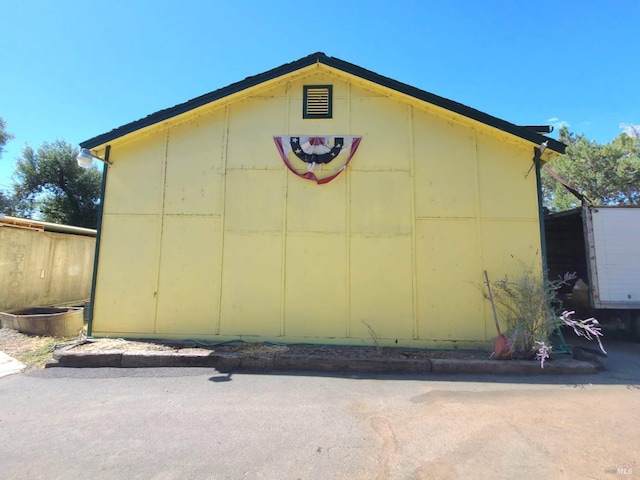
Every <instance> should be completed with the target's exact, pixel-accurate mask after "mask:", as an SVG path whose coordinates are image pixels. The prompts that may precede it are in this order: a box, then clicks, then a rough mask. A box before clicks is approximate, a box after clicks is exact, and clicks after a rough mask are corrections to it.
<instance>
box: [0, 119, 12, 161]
mask: <svg viewBox="0 0 640 480" xmlns="http://www.w3.org/2000/svg"><path fill="white" fill-rule="evenodd" d="M12 138H13V135H11V134H10V133H9V132H7V122H5V121H4V119H3V118H2V117H0V158H2V150H3V149H4V146H5V145H6V144H7V142H8V141H9V140H11V139H12Z"/></svg>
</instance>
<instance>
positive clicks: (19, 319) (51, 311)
mask: <svg viewBox="0 0 640 480" xmlns="http://www.w3.org/2000/svg"><path fill="white" fill-rule="evenodd" d="M0 321H1V322H2V326H3V327H4V328H11V329H13V330H17V331H19V332H22V333H29V334H31V335H41V336H48V337H73V336H75V335H77V334H78V332H79V331H80V329H81V328H82V327H83V309H82V308H73V307H72V308H53V307H36V308H27V309H24V310H18V311H15V312H11V313H7V312H0Z"/></svg>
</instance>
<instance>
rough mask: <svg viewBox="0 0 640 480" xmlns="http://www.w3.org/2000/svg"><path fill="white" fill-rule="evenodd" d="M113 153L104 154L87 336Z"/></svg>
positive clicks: (90, 330) (91, 321)
mask: <svg viewBox="0 0 640 480" xmlns="http://www.w3.org/2000/svg"><path fill="white" fill-rule="evenodd" d="M110 153H111V145H107V147H106V148H105V152H104V160H105V161H104V164H103V166H102V185H101V186H100V205H98V225H97V227H96V228H97V230H98V231H97V233H96V248H95V253H94V255H93V275H92V277H91V295H90V298H89V315H88V317H89V319H88V326H87V335H88V336H91V335H92V334H93V306H94V304H95V301H96V280H97V278H98V258H99V256H100V239H101V238H102V213H103V210H104V194H105V189H106V187H107V172H108V171H109V154H110Z"/></svg>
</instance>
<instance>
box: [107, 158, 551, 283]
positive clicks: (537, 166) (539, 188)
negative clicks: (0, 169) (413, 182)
mask: <svg viewBox="0 0 640 480" xmlns="http://www.w3.org/2000/svg"><path fill="white" fill-rule="evenodd" d="M541 155H542V151H541V150H540V148H539V147H533V163H534V165H535V169H536V191H537V194H538V222H539V224H540V256H541V257H542V275H543V276H544V279H545V280H547V273H548V272H547V240H546V236H545V229H544V208H543V205H542V178H541V176H540V170H541V167H542V158H541ZM99 234H100V230H98V235H99Z"/></svg>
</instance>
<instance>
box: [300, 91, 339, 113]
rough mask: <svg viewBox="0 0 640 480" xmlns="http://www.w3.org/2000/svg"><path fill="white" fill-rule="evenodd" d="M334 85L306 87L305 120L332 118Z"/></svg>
mask: <svg viewBox="0 0 640 480" xmlns="http://www.w3.org/2000/svg"><path fill="white" fill-rule="evenodd" d="M332 97H333V86H332V85H307V86H305V87H304V101H303V112H302V117H303V118H331V115H332V113H333V112H332Z"/></svg>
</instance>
